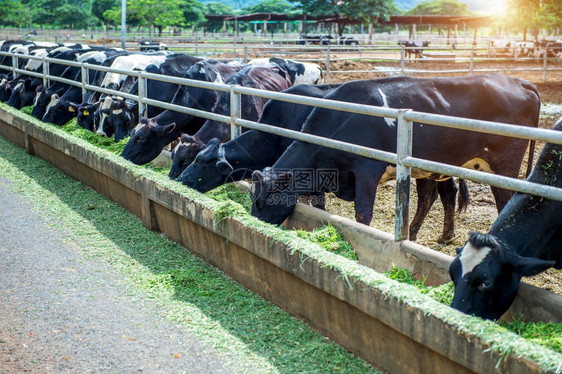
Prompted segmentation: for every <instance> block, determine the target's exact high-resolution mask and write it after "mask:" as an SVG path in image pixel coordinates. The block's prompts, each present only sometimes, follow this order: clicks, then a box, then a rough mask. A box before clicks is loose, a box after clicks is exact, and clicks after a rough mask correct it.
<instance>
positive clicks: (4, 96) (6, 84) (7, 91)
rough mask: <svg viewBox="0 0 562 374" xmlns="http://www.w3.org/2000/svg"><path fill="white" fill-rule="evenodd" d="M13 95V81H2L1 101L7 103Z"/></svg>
mask: <svg viewBox="0 0 562 374" xmlns="http://www.w3.org/2000/svg"><path fill="white" fill-rule="evenodd" d="M11 95H12V86H11V81H8V80H7V79H2V83H1V84H0V101H1V102H3V103H4V102H6V101H8V100H9V99H10V96H11Z"/></svg>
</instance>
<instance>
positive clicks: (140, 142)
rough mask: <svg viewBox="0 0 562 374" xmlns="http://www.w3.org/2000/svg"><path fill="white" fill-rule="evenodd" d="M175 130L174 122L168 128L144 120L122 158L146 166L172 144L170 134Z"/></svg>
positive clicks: (128, 143) (137, 127) (132, 136)
mask: <svg viewBox="0 0 562 374" xmlns="http://www.w3.org/2000/svg"><path fill="white" fill-rule="evenodd" d="M175 130H176V124H175V123H174V122H173V123H170V124H169V125H166V126H159V125H158V124H157V123H156V122H154V121H149V120H147V119H146V118H143V119H141V123H140V124H139V125H137V126H136V130H135V132H134V134H132V135H131V138H130V139H129V141H128V142H127V145H125V148H123V152H121V157H123V158H125V159H126V160H129V161H131V162H132V163H134V164H137V165H144V164H146V163H148V162H150V161H152V160H154V159H155V158H156V157H157V156H158V155H159V154H160V152H162V149H164V147H165V146H166V145H167V144H168V143H169V142H170V141H169V140H168V139H169V138H170V136H171V135H170V134H172V133H173V132H174V131H175Z"/></svg>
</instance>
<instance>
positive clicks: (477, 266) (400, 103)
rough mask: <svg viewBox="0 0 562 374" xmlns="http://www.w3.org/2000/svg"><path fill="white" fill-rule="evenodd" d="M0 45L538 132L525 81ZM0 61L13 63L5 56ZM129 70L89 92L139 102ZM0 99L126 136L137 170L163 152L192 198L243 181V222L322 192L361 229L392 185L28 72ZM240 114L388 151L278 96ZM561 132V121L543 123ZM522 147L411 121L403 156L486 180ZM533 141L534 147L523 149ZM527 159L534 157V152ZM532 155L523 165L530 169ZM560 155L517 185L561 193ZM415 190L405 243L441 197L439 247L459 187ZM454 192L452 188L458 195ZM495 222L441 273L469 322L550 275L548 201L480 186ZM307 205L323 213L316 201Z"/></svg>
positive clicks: (356, 120)
mask: <svg viewBox="0 0 562 374" xmlns="http://www.w3.org/2000/svg"><path fill="white" fill-rule="evenodd" d="M1 43H2V44H1V45H0V50H2V51H8V52H15V53H18V54H21V55H25V54H29V55H34V56H39V57H41V56H47V57H52V58H56V59H60V60H66V61H78V62H87V63H89V64H93V65H100V66H106V67H111V68H117V69H123V70H134V71H146V72H151V73H154V74H164V75H169V76H174V77H183V78H188V79H192V80H197V81H204V82H214V83H224V84H227V85H231V84H232V85H241V86H245V87H252V88H258V89H262V90H269V91H282V92H285V93H288V94H292V95H300V96H307V97H315V98H325V99H330V100H338V101H344V102H351V103H357V104H362V105H371V106H379V107H386V108H410V109H413V110H415V111H418V112H427V113H436V114H442V115H448V116H455V117H464V118H471V119H477V120H487V121H495V122H501V123H506V124H518V125H521V126H528V127H536V126H537V125H538V119H539V109H540V99H539V93H538V91H537V89H536V88H535V86H534V85H532V84H531V83H529V82H527V81H525V80H522V79H518V78H513V77H507V76H503V75H495V74H494V75H478V76H471V77H457V78H423V79H420V78H409V77H393V78H383V79H377V80H358V81H351V82H347V83H344V84H337V85H325V84H321V83H322V70H321V68H320V67H319V66H318V65H316V64H311V63H301V62H296V61H290V60H285V59H281V58H269V59H256V60H252V61H250V62H248V63H243V62H241V61H238V60H233V61H219V60H214V59H200V58H196V57H193V56H189V55H186V54H183V53H172V52H170V51H158V52H129V51H125V50H121V49H114V48H105V47H99V46H97V47H96V46H87V45H69V46H62V47H61V46H58V45H47V44H38V43H28V42H22V41H3V42H1ZM18 62H19V65H20V67H21V68H22V69H25V70H28V71H35V72H41V71H42V68H43V65H42V64H41V63H38V62H37V61H34V60H26V59H24V58H20V59H18ZM0 64H1V65H5V66H7V67H11V66H12V58H11V56H0ZM49 74H50V75H53V76H58V77H64V78H67V79H72V80H77V81H80V80H81V77H80V75H81V69H80V68H79V67H71V66H66V65H63V64H58V63H51V64H50V66H49ZM136 76H137V75H132V76H129V75H125V74H118V73H104V72H101V71H96V70H93V69H89V77H88V81H89V82H90V83H91V84H92V85H95V86H99V87H104V88H108V89H112V90H116V91H120V92H123V93H129V94H135V95H136V94H137V93H138V90H139V87H138V82H137V80H136ZM0 79H2V82H1V84H0V100H1V101H3V102H7V103H8V104H9V105H11V106H13V107H15V108H18V109H19V108H22V107H26V106H30V105H33V110H32V115H33V116H34V117H36V118H38V119H40V120H42V121H45V122H49V123H53V124H55V125H63V124H65V123H67V122H68V121H69V120H70V119H72V118H74V117H76V118H77V124H78V125H79V126H82V127H83V128H85V129H88V130H91V131H93V132H96V133H97V134H100V136H114V137H115V140H116V141H118V140H120V139H125V138H127V137H129V140H128V142H127V144H126V146H125V148H124V150H123V152H122V154H121V156H122V157H124V158H125V159H127V160H130V161H131V162H133V163H135V164H145V163H148V162H150V161H152V160H154V159H155V158H156V157H157V156H158V155H159V154H160V153H161V152H162V150H163V149H164V148H165V147H166V146H168V145H170V144H177V145H175V146H174V148H173V150H172V158H173V164H172V167H171V170H170V174H169V175H170V177H171V178H173V179H175V180H177V181H179V182H182V183H183V184H185V185H187V186H189V187H191V188H194V189H196V190H199V191H201V192H206V191H209V190H211V189H213V188H216V187H218V186H220V185H222V184H225V183H228V182H231V181H237V180H243V179H250V178H251V180H252V187H251V191H250V195H251V199H252V202H253V205H252V215H254V216H256V217H258V218H260V219H262V220H264V221H266V222H269V223H273V224H280V223H282V222H283V221H284V220H285V219H286V218H287V217H288V216H289V215H290V214H291V213H292V211H293V209H294V207H295V205H296V203H297V201H298V200H299V197H300V196H302V195H305V194H308V195H311V196H313V197H314V196H316V197H322V196H323V195H324V194H325V193H327V192H331V193H334V194H335V195H336V196H337V197H339V198H341V199H344V200H348V201H354V203H355V215H356V219H357V221H359V222H361V223H364V224H369V223H370V222H371V219H372V216H373V204H374V202H375V196H376V192H377V186H378V184H379V183H384V182H385V181H387V180H389V179H392V178H394V177H395V168H394V167H393V166H394V165H392V164H389V163H387V162H384V161H379V160H373V159H368V158H365V157H361V156H356V155H352V154H350V153H346V152H343V151H337V150H333V149H329V148H326V147H322V146H317V145H314V144H311V143H307V142H303V141H297V140H294V141H293V140H291V139H288V138H285V137H281V136H278V135H273V134H270V133H265V132H261V131H257V130H249V131H245V132H243V134H242V135H241V136H239V137H237V138H235V139H230V136H231V132H230V128H229V125H227V124H225V123H222V122H219V121H213V120H204V119H202V118H200V117H197V116H194V115H190V114H184V113H178V112H174V111H172V110H163V109H161V108H157V107H154V106H148V107H147V109H146V112H145V113H144V115H143V116H141V117H140V118H139V114H138V103H137V102H136V101H132V100H129V99H123V98H121V97H119V96H111V95H106V94H100V93H98V92H94V91H88V92H87V93H86V95H84V97H83V96H82V90H81V87H76V86H72V85H68V84H65V83H61V82H55V83H53V84H52V85H50V86H49V87H44V86H43V80H42V79H41V78H35V77H32V76H29V75H26V74H19V75H17V76H16V77H13V75H12V74H11V73H7V74H4V75H2V76H1V77H0ZM146 95H147V97H148V98H150V99H155V100H159V101H164V102H168V103H173V104H176V105H179V106H183V107H188V108H192V109H198V110H203V111H207V112H213V113H216V114H223V115H229V113H230V94H229V93H228V92H222V91H215V90H210V89H203V88H198V87H195V86H187V85H178V84H174V83H168V82H162V81H157V80H149V81H148V83H147V90H146ZM241 116H242V118H244V119H247V120H252V121H257V122H261V123H264V124H268V125H272V126H277V127H280V128H284V129H289V130H295V131H301V132H303V133H308V134H314V135H318V136H322V137H326V138H330V139H335V140H339V141H343V142H347V143H353V144H357V145H361V146H365V147H369V148H375V149H380V150H383V151H387V152H396V148H397V138H396V131H397V129H396V127H397V124H396V122H397V120H396V119H395V118H386V117H385V118H380V117H372V116H367V115H361V114H354V113H349V112H342V111H335V110H329V109H325V108H320V107H318V108H314V107H311V106H308V105H303V104H296V103H289V102H284V101H278V100H269V101H268V100H266V99H263V98H259V97H252V96H248V95H243V96H242V102H241ZM555 130H559V131H562V121H559V123H558V124H557V125H555ZM528 144H529V142H528V141H526V140H522V139H517V138H510V137H503V136H497V135H487V134H481V133H474V132H468V131H465V130H458V129H452V128H444V127H437V126H429V125H423V124H419V123H415V124H414V132H413V156H414V157H419V158H423V159H427V160H431V161H436V162H442V163H447V164H451V165H455V166H462V167H467V168H472V169H476V170H481V171H487V172H492V173H496V174H500V175H505V176H509V177H514V178H516V177H517V176H518V172H519V169H520V167H521V163H522V160H523V157H524V154H525V152H526V150H527V146H528ZM531 144H533V143H531ZM530 154H533V152H532V148H531V152H530ZM531 163H532V160H529V165H531ZM561 164H562V146H559V145H547V147H546V148H545V149H544V151H543V152H542V153H541V155H540V157H539V160H538V161H537V165H536V166H535V168H534V170H533V172H532V173H531V175H530V177H529V179H530V180H531V181H536V182H540V183H547V184H550V185H555V186H559V187H561V186H562V165H561ZM412 176H413V177H414V178H415V179H416V184H417V192H418V195H419V198H418V206H417V212H416V215H415V217H414V220H413V222H412V223H411V226H410V231H411V238H412V239H415V237H416V234H417V232H418V230H419V228H420V226H421V224H422V222H423V220H424V218H425V216H426V215H427V213H428V212H429V209H430V208H431V206H432V205H433V203H434V202H435V201H436V199H437V197H440V198H441V201H442V203H443V205H444V210H445V217H444V229H443V234H442V237H441V239H442V240H443V241H450V240H451V239H452V237H453V232H454V221H453V219H454V216H455V206H456V201H455V200H456V199H457V195H459V196H458V198H459V202H458V204H459V208H462V207H466V204H467V202H468V192H467V188H466V184H465V182H464V181H463V180H459V181H458V182H459V187H460V188H459V187H457V185H456V184H455V182H454V181H453V179H452V178H450V177H448V176H444V175H436V174H435V173H428V172H424V171H421V170H413V171H412ZM459 190H460V193H459ZM492 192H493V195H494V198H495V201H496V206H497V209H498V212H500V215H499V217H498V219H497V221H496V223H495V224H494V226H493V227H492V229H491V230H490V232H489V233H488V234H477V233H473V234H472V235H471V236H470V238H469V240H468V241H467V243H466V244H465V246H464V248H463V249H461V250H460V251H459V255H458V256H457V257H456V258H455V260H454V261H453V263H452V264H451V267H450V274H451V278H452V279H453V281H454V283H455V296H454V301H453V307H455V308H457V309H459V310H461V311H463V312H465V313H469V314H475V315H477V316H481V317H484V318H490V319H497V318H499V317H500V316H501V315H502V314H503V313H504V312H505V311H506V310H507V308H508V307H509V305H510V304H511V302H512V301H513V298H514V297H515V294H516V292H517V289H518V285H519V282H520V279H521V277H522V276H527V275H533V274H536V273H539V272H541V271H543V270H545V269H546V268H549V267H556V268H562V251H561V246H560V245H559V244H562V222H561V220H562V217H561V215H560V214H559V210H560V208H561V207H560V204H562V203H560V202H554V201H547V200H545V199H537V198H534V199H533V198H532V197H531V196H528V195H524V194H519V193H518V194H516V195H515V196H512V195H513V193H512V192H510V191H506V190H503V189H500V188H496V187H492ZM315 201H316V202H317V204H316V205H318V206H319V207H321V208H323V200H322V199H317V200H315Z"/></svg>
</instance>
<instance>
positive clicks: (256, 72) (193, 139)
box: [180, 65, 292, 177]
mask: <svg viewBox="0 0 562 374" xmlns="http://www.w3.org/2000/svg"><path fill="white" fill-rule="evenodd" d="M226 84H234V85H240V86H244V87H251V88H256V89H261V90H268V91H282V90H285V89H287V88H289V87H290V86H291V84H292V82H291V78H290V77H289V75H288V73H287V72H286V71H285V70H284V69H282V68H280V67H279V66H278V65H271V66H255V65H248V66H247V67H245V68H244V69H242V70H240V71H239V72H238V73H236V74H234V75H233V76H232V77H230V79H229V80H228V81H226ZM241 101H242V102H241V105H240V106H241V113H242V118H244V119H248V120H250V121H257V120H258V119H259V117H260V116H261V114H262V109H263V106H264V105H265V103H266V102H267V99H265V98H262V97H258V96H248V95H242V100H241ZM213 113H216V114H222V115H230V92H221V94H220V96H219V99H218V101H217V103H216V105H215V106H214V108H213ZM213 138H217V139H218V141H219V142H224V141H227V140H230V125H229V124H227V123H223V122H219V121H212V120H207V121H206V122H205V124H204V125H203V126H202V127H201V129H199V131H197V132H196V133H195V134H194V135H193V136H188V137H187V139H184V145H183V147H185V149H186V154H185V156H186V163H187V164H190V163H192V162H193V161H194V160H195V156H197V154H198V153H199V152H200V151H201V150H202V149H203V148H205V147H206V145H207V143H208V142H209V141H210V140H211V139H213ZM180 177H181V176H180Z"/></svg>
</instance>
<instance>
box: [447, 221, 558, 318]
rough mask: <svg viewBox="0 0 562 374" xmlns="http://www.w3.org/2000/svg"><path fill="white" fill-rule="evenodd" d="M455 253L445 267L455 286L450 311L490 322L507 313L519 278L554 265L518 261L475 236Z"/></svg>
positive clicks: (492, 239) (490, 240)
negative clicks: (449, 263) (448, 265)
mask: <svg viewBox="0 0 562 374" xmlns="http://www.w3.org/2000/svg"><path fill="white" fill-rule="evenodd" d="M457 252H458V255H457V257H455V259H454V260H453V262H452V263H451V265H450V267H449V274H450V276H451V279H452V280H453V283H454V284H455V295H454V297H453V303H452V304H451V307H453V308H455V309H458V310H460V311H461V312H463V313H466V314H471V315H475V316H477V317H481V318H485V319H491V320H496V319H498V318H500V317H501V316H502V314H504V313H505V312H506V311H507V310H508V309H509V307H510V306H511V304H512V303H513V300H514V299H515V296H516V295H517V291H518V289H519V283H520V281H521V277H525V276H532V275H536V274H538V273H540V272H542V271H544V270H546V269H548V268H549V267H551V266H553V265H554V261H544V260H540V259H536V258H531V257H522V256H520V255H519V254H517V253H516V252H514V251H512V250H510V249H509V248H506V246H505V245H504V244H503V243H501V242H500V241H499V240H498V239H497V238H496V237H494V236H493V235H488V234H480V233H477V232H472V233H470V237H469V239H468V241H467V242H466V243H465V245H464V247H462V248H459V249H458V250H457Z"/></svg>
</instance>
